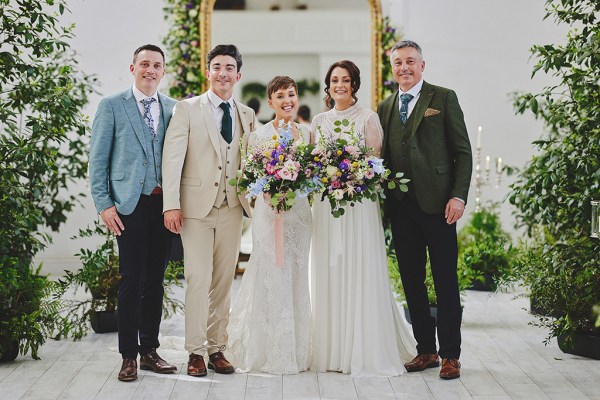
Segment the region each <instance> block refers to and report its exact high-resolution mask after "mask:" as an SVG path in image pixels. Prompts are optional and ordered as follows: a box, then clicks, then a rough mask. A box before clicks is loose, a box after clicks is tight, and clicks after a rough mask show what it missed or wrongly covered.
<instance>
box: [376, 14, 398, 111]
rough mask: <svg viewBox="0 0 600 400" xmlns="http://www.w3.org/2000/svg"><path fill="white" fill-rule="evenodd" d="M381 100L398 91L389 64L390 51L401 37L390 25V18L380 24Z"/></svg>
mask: <svg viewBox="0 0 600 400" xmlns="http://www.w3.org/2000/svg"><path fill="white" fill-rule="evenodd" d="M380 29H381V47H382V48H383V53H382V54H381V98H380V99H379V100H383V99H385V98H386V97H388V96H390V95H391V94H393V93H394V92H396V90H398V83H396V81H395V80H394V74H393V73H392V64H391V63H390V50H391V49H392V47H394V45H395V44H396V42H398V41H399V40H400V39H401V37H402V35H401V34H400V33H398V32H397V29H396V28H394V27H393V26H391V25H390V17H388V16H386V17H385V18H384V19H383V21H382V24H381V27H380Z"/></svg>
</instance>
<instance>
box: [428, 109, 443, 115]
mask: <svg viewBox="0 0 600 400" xmlns="http://www.w3.org/2000/svg"><path fill="white" fill-rule="evenodd" d="M439 113H441V111H440V110H436V109H435V108H428V109H427V110H425V116H426V117H431V116H432V115H438V114H439Z"/></svg>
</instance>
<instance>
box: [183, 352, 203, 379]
mask: <svg viewBox="0 0 600 400" xmlns="http://www.w3.org/2000/svg"><path fill="white" fill-rule="evenodd" d="M187 374H188V375H189V376H206V365H205V364H204V358H203V357H202V356H199V355H198V354H193V353H192V354H190V358H189V359H188V368H187Z"/></svg>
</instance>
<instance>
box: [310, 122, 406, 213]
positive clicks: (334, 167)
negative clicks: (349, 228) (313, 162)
mask: <svg viewBox="0 0 600 400" xmlns="http://www.w3.org/2000/svg"><path fill="white" fill-rule="evenodd" d="M334 125H335V129H334V132H335V133H336V134H335V135H327V134H321V135H319V136H320V138H319V143H318V147H317V148H316V149H315V151H314V153H315V159H316V158H318V159H319V161H320V162H321V163H322V164H323V167H322V169H321V182H322V183H323V185H324V186H325V188H324V191H323V195H322V199H323V200H324V199H325V198H327V199H328V200H329V203H330V204H331V214H332V215H333V216H334V217H336V218H337V217H339V216H341V215H344V212H345V211H344V207H345V206H346V205H348V203H350V205H351V206H354V203H355V202H362V200H363V199H369V200H372V201H377V196H378V195H379V196H381V197H382V198H385V194H384V191H383V187H382V185H383V184H384V183H387V187H388V189H394V188H396V187H399V189H400V190H401V191H403V192H406V191H408V187H407V186H406V183H408V181H409V180H408V179H405V178H402V176H403V175H404V174H403V173H402V172H398V173H397V174H396V176H395V177H391V176H390V174H391V171H390V170H389V169H387V168H386V167H384V166H383V159H381V158H378V157H375V156H374V155H372V154H371V153H372V152H373V149H372V148H369V147H367V146H366V145H364V144H361V142H362V141H361V139H362V138H361V137H360V135H358V134H357V133H356V132H355V131H354V123H352V124H351V123H350V122H349V121H348V120H347V119H344V120H342V121H339V120H338V121H335V123H334ZM317 129H319V130H320V129H321V128H320V127H318V128H317ZM342 133H343V134H344V135H341V134H342Z"/></svg>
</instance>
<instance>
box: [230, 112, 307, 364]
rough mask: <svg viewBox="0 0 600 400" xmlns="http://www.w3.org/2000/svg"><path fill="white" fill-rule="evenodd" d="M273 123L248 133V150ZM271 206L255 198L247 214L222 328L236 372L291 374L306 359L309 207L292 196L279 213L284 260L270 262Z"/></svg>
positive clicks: (269, 136) (272, 255)
mask: <svg viewBox="0 0 600 400" xmlns="http://www.w3.org/2000/svg"><path fill="white" fill-rule="evenodd" d="M276 133H277V132H276V130H275V128H274V127H273V123H272V122H269V123H268V124H266V125H264V126H262V127H260V128H258V129H257V130H256V131H255V132H254V133H252V134H251V136H250V138H249V141H248V147H249V149H251V148H252V147H253V146H256V145H257V144H259V143H260V142H262V141H266V140H271V139H272V136H273V134H276ZM303 138H304V140H306V141H308V140H309V138H308V133H304V134H303ZM274 215H275V213H274V211H273V210H272V209H271V207H270V206H269V204H267V203H266V202H265V201H264V200H263V199H262V198H261V197H259V198H257V199H256V205H255V208H254V215H253V218H252V240H253V244H252V255H251V256H250V260H249V262H248V266H247V267H246V271H245V272H244V276H243V278H242V282H241V284H240V289H239V294H238V297H237V300H236V302H235V304H234V306H233V310H232V311H231V314H230V319H229V325H228V328H227V331H228V335H229V345H228V348H227V350H226V351H225V356H226V357H227V358H228V359H229V361H230V362H231V363H232V364H233V365H234V366H235V367H237V368H238V370H239V371H241V372H248V371H257V372H267V373H272V374H297V373H298V372H301V371H305V370H306V369H308V366H309V363H310V349H311V346H310V340H311V336H310V332H311V317H310V294H309V287H308V258H309V250H310V235H311V211H310V206H309V204H308V200H307V199H297V200H296V204H295V205H294V206H293V207H292V209H291V210H289V211H286V212H284V213H283V235H284V240H283V243H284V255H285V264H284V266H283V267H282V268H279V267H277V266H276V264H275V245H274V243H275V240H274Z"/></svg>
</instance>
